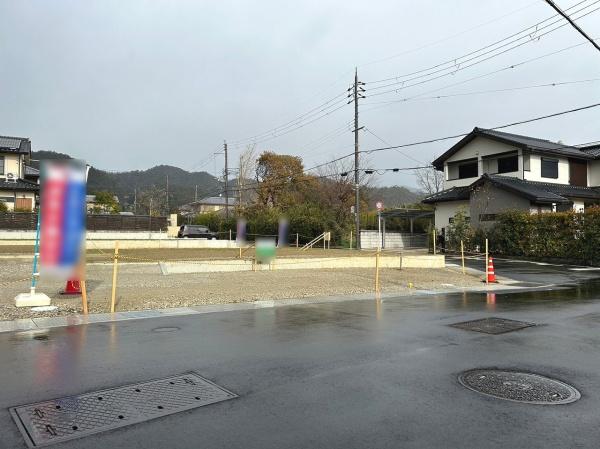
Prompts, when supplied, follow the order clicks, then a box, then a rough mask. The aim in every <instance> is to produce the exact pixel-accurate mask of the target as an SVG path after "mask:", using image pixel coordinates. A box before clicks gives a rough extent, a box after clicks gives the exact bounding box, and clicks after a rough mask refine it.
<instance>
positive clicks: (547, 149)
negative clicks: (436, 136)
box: [432, 127, 596, 170]
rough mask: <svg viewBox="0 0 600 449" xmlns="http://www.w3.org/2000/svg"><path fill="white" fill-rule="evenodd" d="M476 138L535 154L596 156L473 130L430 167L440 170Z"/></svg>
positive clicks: (529, 139) (516, 136)
mask: <svg viewBox="0 0 600 449" xmlns="http://www.w3.org/2000/svg"><path fill="white" fill-rule="evenodd" d="M477 137H483V138H487V139H490V140H494V141H497V142H500V143H504V144H507V145H510V146H513V147H516V148H520V149H523V150H529V151H532V152H535V153H545V154H556V155H563V156H567V157H572V158H579V159H595V158H596V156H595V155H594V154H593V153H592V152H586V151H583V150H582V148H578V147H574V146H570V145H563V144H559V143H556V142H551V141H549V140H544V139H538V138H535V137H529V136H522V135H520V134H511V133H505V132H501V131H495V130H492V129H484V128H478V127H475V128H473V131H471V132H470V133H469V134H467V135H466V136H465V137H463V138H462V139H461V140H459V141H458V142H456V143H455V144H454V145H453V146H452V147H450V149H448V150H447V151H446V152H445V153H444V154H442V155H441V156H440V157H438V158H437V159H435V160H434V161H433V162H432V165H433V166H434V167H435V168H436V169H438V170H442V169H443V167H444V162H445V161H446V160H447V159H448V158H449V157H450V156H452V155H453V154H455V153H456V152H458V151H459V150H460V149H461V148H463V147H464V146H465V145H467V144H468V143H470V142H471V141H473V140H474V139H475V138H477Z"/></svg>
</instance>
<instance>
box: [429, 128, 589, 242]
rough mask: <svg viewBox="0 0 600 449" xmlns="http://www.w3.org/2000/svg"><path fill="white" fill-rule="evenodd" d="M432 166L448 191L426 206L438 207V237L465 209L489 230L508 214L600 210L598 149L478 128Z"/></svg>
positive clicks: (474, 223) (474, 220)
mask: <svg viewBox="0 0 600 449" xmlns="http://www.w3.org/2000/svg"><path fill="white" fill-rule="evenodd" d="M432 164H433V166H434V167H435V169H436V170H439V171H442V172H443V173H444V190H442V191H441V192H438V193H436V194H434V195H431V196H429V197H427V198H425V199H424V200H423V202H424V203H426V204H432V205H434V206H435V226H436V228H437V229H438V230H439V231H441V230H442V229H444V228H445V227H446V226H448V224H449V223H451V222H452V219H453V217H454V215H455V214H456V212H457V211H459V210H461V209H462V210H464V212H465V214H466V215H467V216H468V217H469V218H470V221H471V223H472V224H473V225H474V226H480V225H484V226H485V225H487V224H491V223H493V222H494V221H495V219H496V216H497V214H499V213H501V212H504V211H506V210H515V209H517V210H526V211H529V212H530V213H543V212H552V211H566V210H575V211H577V212H582V211H584V210H585V208H586V207H589V206H591V205H595V204H600V145H591V146H572V145H566V144H563V143H561V142H551V141H549V140H544V139H538V138H534V137H528V136H522V135H518V134H511V133H506V132H501V131H495V130H489V129H482V128H474V129H473V131H471V132H470V133H469V134H468V135H467V136H465V137H464V138H462V139H461V140H460V141H459V142H457V143H456V144H455V145H454V146H452V147H451V148H450V149H449V150H447V151H446V152H445V153H444V154H442V155H441V156H440V157H438V158H437V159H436V160H435V161H433V163H432Z"/></svg>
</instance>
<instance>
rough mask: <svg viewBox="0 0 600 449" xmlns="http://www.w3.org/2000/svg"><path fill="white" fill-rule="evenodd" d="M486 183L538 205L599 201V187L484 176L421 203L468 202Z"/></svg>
mask: <svg viewBox="0 0 600 449" xmlns="http://www.w3.org/2000/svg"><path fill="white" fill-rule="evenodd" d="M486 181H489V182H490V183H492V185H494V186H496V187H498V188H501V189H504V190H507V191H509V192H512V193H515V194H517V195H519V196H523V197H525V198H527V199H529V200H530V201H532V202H534V203H538V204H551V203H557V204H568V203H571V202H572V199H573V198H583V199H592V200H600V187H579V186H572V185H569V184H554V183H550V182H536V181H526V180H523V179H519V178H515V177H513V176H501V175H488V174H485V175H483V176H482V177H481V178H479V179H478V180H477V181H475V182H474V183H473V184H471V185H470V186H465V187H452V188H451V189H447V190H442V191H441V192H439V193H436V194H434V195H431V196H429V197H427V198H425V199H424V200H423V201H422V202H423V203H426V204H434V203H442V202H445V201H458V200H468V199H469V197H470V195H471V190H472V189H473V188H475V187H476V186H478V185H481V184H483V183H484V182H486Z"/></svg>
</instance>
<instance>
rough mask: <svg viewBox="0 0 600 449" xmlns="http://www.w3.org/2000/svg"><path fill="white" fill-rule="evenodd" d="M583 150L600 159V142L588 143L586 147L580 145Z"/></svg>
mask: <svg viewBox="0 0 600 449" xmlns="http://www.w3.org/2000/svg"><path fill="white" fill-rule="evenodd" d="M580 149H581V151H583V152H584V153H587V154H589V155H591V156H594V157H595V158H597V159H600V144H597V145H588V146H586V147H580Z"/></svg>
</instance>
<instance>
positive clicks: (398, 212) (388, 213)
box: [381, 208, 435, 219]
mask: <svg viewBox="0 0 600 449" xmlns="http://www.w3.org/2000/svg"><path fill="white" fill-rule="evenodd" d="M434 214H435V211H433V210H427V209H405V208H397V209H389V210H384V211H382V212H381V217H382V218H392V217H397V218H408V219H411V218H412V219H416V218H426V217H433V215H434Z"/></svg>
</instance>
